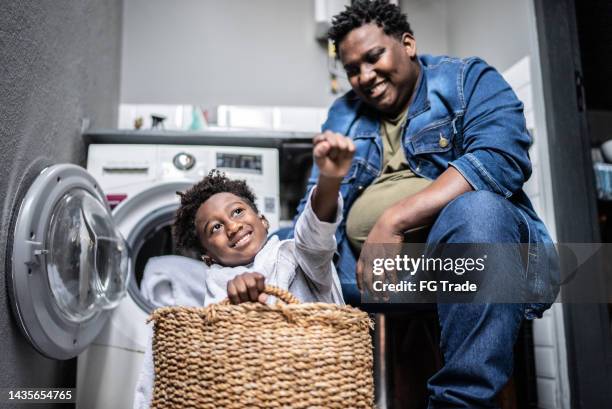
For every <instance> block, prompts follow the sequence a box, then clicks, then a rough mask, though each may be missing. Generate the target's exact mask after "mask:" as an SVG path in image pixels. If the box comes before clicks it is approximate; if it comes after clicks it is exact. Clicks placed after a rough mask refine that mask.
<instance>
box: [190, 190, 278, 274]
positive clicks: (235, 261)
mask: <svg viewBox="0 0 612 409" xmlns="http://www.w3.org/2000/svg"><path fill="white" fill-rule="evenodd" d="M195 225H196V231H197V233H198V237H199V239H200V243H201V244H202V247H203V248H204V254H205V255H207V256H209V257H210V258H211V259H212V261H213V262H215V263H217V264H221V265H223V266H230V267H233V266H241V265H245V264H249V263H251V262H252V261H253V259H255V255H256V254H257V253H258V252H259V250H261V248H262V247H263V245H264V243H265V242H266V238H267V236H268V222H267V221H266V219H265V218H264V217H263V216H259V215H258V214H257V213H255V211H254V210H253V209H252V208H251V206H249V205H248V203H247V202H246V201H245V200H244V199H241V198H240V197H239V196H236V195H235V194H233V193H228V192H223V193H216V194H214V195H212V196H211V197H210V198H208V200H206V201H205V202H204V203H202V205H201V206H200V208H199V209H198V211H197V213H196V217H195Z"/></svg>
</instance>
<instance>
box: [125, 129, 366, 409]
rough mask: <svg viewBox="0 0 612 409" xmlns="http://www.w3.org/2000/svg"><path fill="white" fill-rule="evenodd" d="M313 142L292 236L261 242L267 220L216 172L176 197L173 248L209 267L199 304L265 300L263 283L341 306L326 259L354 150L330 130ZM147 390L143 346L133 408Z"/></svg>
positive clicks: (149, 368)
mask: <svg viewBox="0 0 612 409" xmlns="http://www.w3.org/2000/svg"><path fill="white" fill-rule="evenodd" d="M313 144H314V148H313V156H314V160H315V163H316V165H317V167H318V168H319V171H320V173H319V179H318V181H317V185H316V187H315V188H313V189H312V190H311V192H310V196H309V200H308V203H307V205H306V208H305V209H304V212H303V213H302V214H301V215H300V217H299V218H298V220H297V222H296V225H295V239H290V240H283V241H281V240H279V239H278V238H277V237H271V238H270V239H267V235H268V221H267V220H266V219H265V217H264V216H263V215H260V214H259V212H258V210H257V206H256V205H255V203H254V201H255V197H254V195H253V193H252V192H251V190H250V189H249V188H248V186H247V185H246V183H245V182H242V181H234V180H230V179H228V178H227V177H225V176H224V175H223V174H220V173H219V172H217V171H212V172H211V173H210V174H209V175H208V176H207V177H205V178H204V180H202V181H201V182H200V183H198V184H197V185H195V186H193V187H192V188H191V189H189V190H188V191H187V192H185V193H184V194H182V195H181V206H180V208H179V210H178V212H177V217H176V222H175V226H174V227H175V236H176V239H177V244H178V246H179V247H181V248H183V249H187V250H193V251H196V252H198V253H200V254H201V258H202V260H203V261H204V262H205V263H206V264H207V265H208V269H207V272H206V279H205V282H204V285H205V298H204V305H209V304H211V303H216V302H219V301H221V300H223V299H224V298H226V297H228V298H229V300H230V301H231V302H232V303H234V304H238V303H241V302H246V301H259V302H263V303H265V302H266V301H267V297H266V294H264V293H263V289H264V286H265V285H266V284H270V285H275V286H277V287H280V288H283V289H286V290H289V291H290V292H292V293H293V294H294V295H295V296H296V297H297V298H298V299H300V300H301V301H302V302H317V301H320V302H329V303H336V304H344V300H343V298H342V293H341V290H340V282H339V280H338V276H337V274H336V271H335V269H334V266H333V263H332V258H333V255H334V252H335V250H336V241H335V237H334V234H335V232H336V228H337V226H338V224H339V223H340V219H341V215H342V198H341V197H340V195H339V194H338V193H339V189H340V183H341V181H342V179H343V177H344V176H345V175H346V174H347V173H348V170H349V168H350V166H351V161H352V158H353V154H354V151H355V147H354V145H353V142H352V141H351V139H349V138H346V137H344V136H342V135H339V134H334V133H332V132H325V133H323V134H319V135H317V136H316V137H315V138H314V140H313ZM152 389H153V359H152V353H151V346H150V345H149V346H148V349H147V351H146V353H145V359H144V364H143V371H142V373H141V375H140V379H139V382H138V386H137V389H136V397H135V401H134V408H139V409H141V408H148V407H149V404H150V401H151V398H152V394H153V391H152Z"/></svg>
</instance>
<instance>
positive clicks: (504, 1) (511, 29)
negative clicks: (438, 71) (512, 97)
mask: <svg viewBox="0 0 612 409" xmlns="http://www.w3.org/2000/svg"><path fill="white" fill-rule="evenodd" d="M528 2H529V0H450V1H448V44H449V50H450V51H451V52H452V53H453V54H454V55H457V56H460V57H469V56H472V55H477V56H479V57H482V58H484V59H485V60H486V61H487V62H488V63H489V64H491V65H493V66H494V67H496V68H497V69H498V70H499V71H504V70H505V69H506V68H509V67H510V66H511V65H512V64H514V63H515V62H517V61H518V60H519V59H521V58H523V57H524V56H526V55H528V54H529V52H530V49H529V15H528V12H529V6H528V5H529V3H528Z"/></svg>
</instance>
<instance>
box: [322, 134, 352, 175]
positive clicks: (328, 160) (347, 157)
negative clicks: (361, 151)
mask: <svg viewBox="0 0 612 409" xmlns="http://www.w3.org/2000/svg"><path fill="white" fill-rule="evenodd" d="M312 143H313V144H314V148H313V150H312V153H313V156H314V160H315V163H316V164H317V167H318V168H319V172H320V173H321V175H323V176H327V177H330V178H343V177H344V176H346V174H347V173H348V171H349V169H350V168H351V162H352V161H353V155H354V154H355V145H354V144H353V141H352V140H351V138H347V137H346V136H343V135H340V134H337V133H333V132H331V131H325V132H323V133H321V134H318V135H317V136H315V137H314V139H313V141H312Z"/></svg>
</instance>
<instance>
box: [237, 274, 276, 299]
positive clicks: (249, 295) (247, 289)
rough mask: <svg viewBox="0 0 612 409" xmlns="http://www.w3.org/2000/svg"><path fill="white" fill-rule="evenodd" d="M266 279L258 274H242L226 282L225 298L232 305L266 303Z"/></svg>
mask: <svg viewBox="0 0 612 409" xmlns="http://www.w3.org/2000/svg"><path fill="white" fill-rule="evenodd" d="M265 281H266V278H265V277H264V276H263V274H260V273H242V274H239V275H237V276H236V277H234V278H233V279H232V280H230V281H228V282H227V297H228V298H229V300H230V302H231V303H232V304H240V303H243V302H249V301H251V302H255V301H259V302H260V303H262V304H265V303H266V300H267V299H268V295H267V294H266V293H264V292H263V291H264V289H265V287H266V284H265Z"/></svg>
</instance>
